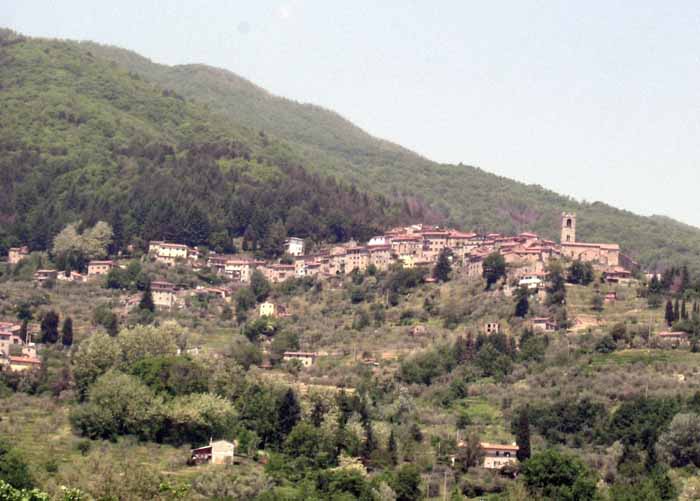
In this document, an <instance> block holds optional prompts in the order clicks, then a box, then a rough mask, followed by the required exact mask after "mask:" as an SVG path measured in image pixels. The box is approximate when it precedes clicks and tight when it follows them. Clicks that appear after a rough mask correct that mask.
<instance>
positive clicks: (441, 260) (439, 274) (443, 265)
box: [433, 249, 452, 282]
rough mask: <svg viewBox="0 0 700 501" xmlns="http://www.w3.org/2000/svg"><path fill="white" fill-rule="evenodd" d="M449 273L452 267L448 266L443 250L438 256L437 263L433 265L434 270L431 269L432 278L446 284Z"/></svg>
mask: <svg viewBox="0 0 700 501" xmlns="http://www.w3.org/2000/svg"><path fill="white" fill-rule="evenodd" d="M451 272H452V265H451V264H450V258H449V256H448V251H447V249H443V250H442V251H441V252H440V255H439V256H438V260H437V263H435V268H433V278H434V279H435V280H437V281H438V282H448V281H449V280H450V273H451Z"/></svg>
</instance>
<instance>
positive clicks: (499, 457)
mask: <svg viewBox="0 0 700 501" xmlns="http://www.w3.org/2000/svg"><path fill="white" fill-rule="evenodd" d="M481 448H482V449H483V451H484V463H483V466H484V468H488V469H491V470H500V469H501V468H503V467H504V466H506V465H508V464H516V463H517V462H518V458H517V454H518V446H517V445H515V444H512V445H509V444H491V443H488V442H481Z"/></svg>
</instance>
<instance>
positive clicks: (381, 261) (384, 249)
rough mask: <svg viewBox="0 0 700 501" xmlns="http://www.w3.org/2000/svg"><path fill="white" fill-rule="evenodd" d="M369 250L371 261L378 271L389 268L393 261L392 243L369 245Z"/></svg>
mask: <svg viewBox="0 0 700 501" xmlns="http://www.w3.org/2000/svg"><path fill="white" fill-rule="evenodd" d="M367 252H369V263H370V264H373V265H374V266H375V267H376V268H377V270H378V271H386V270H388V269H389V266H391V263H392V262H393V259H392V257H391V246H390V245H371V246H367Z"/></svg>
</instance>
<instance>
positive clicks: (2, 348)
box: [0, 331, 23, 357]
mask: <svg viewBox="0 0 700 501" xmlns="http://www.w3.org/2000/svg"><path fill="white" fill-rule="evenodd" d="M22 345H23V343H22V340H21V339H20V337H19V336H17V335H15V334H12V333H10V332H8V331H0V354H2V355H4V356H5V357H9V356H10V347H12V346H19V347H21V346H22Z"/></svg>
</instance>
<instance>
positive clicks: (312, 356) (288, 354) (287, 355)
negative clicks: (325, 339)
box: [282, 351, 318, 367]
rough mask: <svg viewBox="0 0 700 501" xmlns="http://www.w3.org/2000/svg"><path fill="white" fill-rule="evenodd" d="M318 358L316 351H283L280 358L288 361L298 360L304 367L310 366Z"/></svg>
mask: <svg viewBox="0 0 700 501" xmlns="http://www.w3.org/2000/svg"><path fill="white" fill-rule="evenodd" d="M316 358H318V353H315V352H307V351H285V352H284V354H283V355H282V360H284V361H285V362H288V361H290V360H298V361H299V362H301V365H302V366H304V367H311V366H312V365H313V364H314V362H315V361H316Z"/></svg>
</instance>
